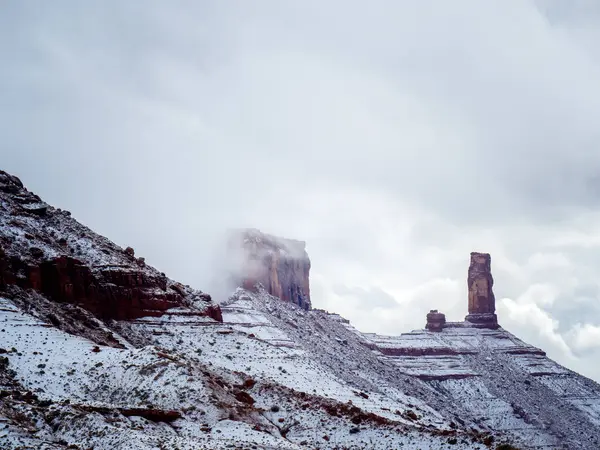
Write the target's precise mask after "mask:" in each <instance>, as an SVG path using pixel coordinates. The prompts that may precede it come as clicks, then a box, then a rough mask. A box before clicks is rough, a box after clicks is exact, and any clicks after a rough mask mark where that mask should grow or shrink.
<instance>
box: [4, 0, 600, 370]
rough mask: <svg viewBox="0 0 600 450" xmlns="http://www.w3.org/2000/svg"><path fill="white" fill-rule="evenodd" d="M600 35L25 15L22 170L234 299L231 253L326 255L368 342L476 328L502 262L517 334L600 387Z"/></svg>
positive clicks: (279, 14) (19, 88) (517, 21)
mask: <svg viewBox="0 0 600 450" xmlns="http://www.w3.org/2000/svg"><path fill="white" fill-rule="evenodd" d="M599 13H600V6H598V5H596V4H595V3H592V2H586V1H573V2H568V3H565V2H557V1H508V2H503V3H502V4H501V5H490V4H485V3H482V2H477V1H474V0H473V1H460V2H453V3H452V4H437V5H436V7H435V8H432V7H431V5H428V4H427V3H426V2H425V3H418V4H417V3H416V2H400V3H399V2H380V3H377V4H376V5H370V6H369V9H368V10H365V6H364V4H363V3H361V2H335V1H332V2H328V3H327V4H325V5H324V4H322V3H317V2H311V1H308V2H303V3H302V4H301V5H300V4H294V5H291V4H285V3H281V2H275V1H273V2H264V3H261V4H260V5H255V4H254V5H252V6H250V5H249V4H245V3H241V2H240V3H238V4H236V7H235V8H234V7H231V6H228V5H225V4H223V3H221V2H182V3H178V4H168V5H167V4H164V3H158V2H147V1H144V2H142V1H138V2H135V1H134V2H127V4H123V3H121V2H113V3H110V2H109V3H106V2H103V3H102V4H85V5H83V4H79V3H76V2H71V1H58V2H53V3H52V5H50V4H48V5H46V4H40V5H36V7H35V8H34V7H32V6H30V5H27V4H25V3H21V2H12V3H10V4H9V5H5V7H4V8H3V13H2V14H1V15H0V42H1V44H0V55H1V56H2V60H3V64H2V66H3V69H2V71H1V75H0V77H1V79H2V83H1V84H0V85H1V87H0V97H1V98H3V101H2V102H0V123H1V124H2V125H1V126H0V129H1V131H2V135H3V146H2V150H0V152H1V153H0V159H1V161H2V166H3V167H2V168H3V169H4V170H6V171H8V172H9V173H13V174H15V175H18V176H19V177H20V178H21V179H23V180H26V183H27V186H28V187H29V188H30V189H31V190H32V191H34V192H38V193H40V194H43V196H44V198H45V199H46V200H47V201H48V202H50V203H52V204H56V205H61V207H63V208H65V209H68V210H70V211H72V213H73V215H74V216H75V217H76V218H77V219H78V220H80V221H82V222H83V223H85V224H86V225H88V226H90V227H91V228H92V229H94V230H96V231H97V232H99V233H100V234H102V235H106V236H109V237H110V238H111V239H113V240H114V241H115V242H117V243H118V244H120V245H122V246H124V247H125V246H132V247H134V248H135V249H136V252H137V253H138V254H141V255H144V256H145V257H146V259H147V260H148V262H149V263H151V264H153V265H155V266H156V267H158V268H159V269H160V270H161V271H164V272H166V273H167V274H169V276H171V277H173V278H175V279H178V280H181V281H183V282H186V283H189V284H190V285H192V286H194V287H197V288H199V289H203V290H206V291H210V289H211V287H214V289H213V291H214V296H215V298H216V299H219V298H224V297H226V295H227V294H226V290H219V289H217V287H216V286H218V285H220V284H219V283H221V281H219V280H222V278H223V276H224V274H226V273H228V272H229V271H230V270H231V266H230V262H225V261H223V260H222V259H220V258H222V255H223V253H222V249H223V248H224V247H223V244H224V243H225V242H226V240H225V236H226V231H227V230H229V229H232V228H247V227H251V228H258V229H260V230H262V231H264V232H267V233H270V234H273V235H277V236H283V237H286V238H293V239H298V240H302V241H305V242H306V250H307V252H308V254H309V255H310V259H311V263H312V266H311V300H312V303H313V306H315V307H317V308H323V309H326V310H329V311H335V312H337V313H339V314H341V315H342V316H344V317H346V318H348V319H349V320H351V322H352V323H353V324H354V325H355V326H356V327H357V328H358V329H360V330H361V331H365V332H378V333H384V334H385V333H387V334H400V333H402V332H407V331H409V330H412V329H417V328H422V327H423V326H424V318H425V316H426V314H427V312H428V311H430V310H431V309H440V310H442V311H443V312H444V313H445V314H446V316H447V318H448V320H462V319H463V318H464V316H465V315H466V314H467V311H466V298H467V285H466V282H465V279H466V276H465V275H466V267H467V265H468V255H469V253H470V252H471V251H482V252H489V253H490V254H491V255H492V260H493V273H494V279H495V284H494V289H495V293H496V309H497V314H498V316H499V318H500V322H501V324H502V326H503V327H504V328H506V329H507V330H509V331H511V332H513V333H514V334H516V335H518V336H519V337H521V338H522V339H524V340H525V341H527V342H529V343H531V344H533V345H535V346H537V347H539V348H543V349H544V350H545V351H546V352H547V353H548V355H549V356H550V357H552V358H553V359H555V360H557V361H559V362H560V363H562V364H564V365H566V366H567V367H569V368H572V369H574V370H576V371H578V372H580V373H582V374H584V375H586V376H589V377H591V378H594V379H595V380H599V379H600V369H599V368H598V365H597V364H596V363H595V361H597V359H598V357H600V339H599V338H600V300H599V295H600V286H599V281H598V277H597V273H598V262H599V256H598V255H600V248H599V245H600V238H599V235H598V229H599V227H598V225H599V224H600V215H599V214H598V198H599V196H598V192H599V190H598V174H597V169H596V168H597V167H598V164H599V162H600V161H599V158H600V153H599V152H598V151H597V142H598V127H597V124H596V120H595V117H598V115H599V113H600V91H599V90H598V88H597V80H598V76H599V75H600V64H599V61H600V44H599V42H600V39H598V30H599V29H600V27H599V26H598V25H599V24H600V23H599V22H600V15H599ZM474 18H477V20H474ZM215 258H217V259H215ZM215 280H217V284H216V285H215V284H214V283H215Z"/></svg>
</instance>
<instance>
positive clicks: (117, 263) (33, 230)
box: [0, 171, 223, 322]
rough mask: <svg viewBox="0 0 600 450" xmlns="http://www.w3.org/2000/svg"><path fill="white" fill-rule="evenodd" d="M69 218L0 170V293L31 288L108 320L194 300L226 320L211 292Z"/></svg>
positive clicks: (148, 313)
mask: <svg viewBox="0 0 600 450" xmlns="http://www.w3.org/2000/svg"><path fill="white" fill-rule="evenodd" d="M70 216H71V215H70V213H68V212H66V211H61V210H59V209H55V208H53V207H51V206H49V205H47V204H45V203H43V202H42V201H41V199H40V198H39V197H38V196H37V195H35V194H33V193H31V192H29V191H28V190H27V189H25V188H24V187H23V184H22V183H21V181H20V180H19V179H18V178H16V177H14V176H12V175H9V174H7V173H6V172H3V171H0V290H6V289H7V287H8V286H12V285H14V286H18V287H20V288H23V289H34V290H36V291H38V292H40V293H42V294H43V295H44V296H45V297H46V298H48V299H51V300H54V301H56V302H60V303H70V304H76V305H79V306H81V307H83V308H85V309H87V310H88V311H90V312H92V313H93V314H94V315H96V316H97V317H99V318H103V319H117V320H130V319H136V318H139V317H143V316H160V315H162V314H164V313H165V312H166V311H167V310H168V309H170V308H174V307H185V306H192V305H194V306H195V307H197V306H201V307H202V308H201V309H200V311H199V310H198V309H196V308H193V311H194V312H195V313H197V314H201V315H206V316H208V317H211V318H213V319H215V320H218V321H221V322H222V321H223V318H222V316H221V310H220V307H219V306H218V305H214V304H211V298H210V296H208V295H207V294H203V293H201V292H199V291H195V290H193V289H191V288H189V287H187V286H183V285H181V284H180V283H175V282H173V281H172V280H170V279H169V278H167V277H166V276H165V274H163V273H160V272H159V271H157V270H156V269H154V268H153V267H150V266H147V265H146V264H145V263H144V262H143V258H142V261H141V262H140V258H138V259H136V258H135V252H134V251H133V249H132V248H131V247H128V248H126V249H125V250H123V249H122V248H120V247H118V246H117V245H115V244H113V243H112V242H110V241H109V240H108V239H106V238H104V237H102V236H98V235H97V234H95V233H94V232H93V231H91V230H90V229H88V228H87V227H85V226H83V225H81V224H80V223H78V222H77V221H76V220H74V219H73V218H71V217H70ZM15 236H17V237H16V238H15ZM73 255H77V257H75V256H73Z"/></svg>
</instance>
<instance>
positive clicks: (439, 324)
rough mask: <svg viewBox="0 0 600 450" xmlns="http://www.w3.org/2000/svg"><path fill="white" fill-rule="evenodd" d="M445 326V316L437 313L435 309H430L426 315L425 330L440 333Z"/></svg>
mask: <svg viewBox="0 0 600 450" xmlns="http://www.w3.org/2000/svg"><path fill="white" fill-rule="evenodd" d="M445 324H446V315H445V314H442V313H440V312H438V310H437V309H432V310H431V311H429V313H428V314H427V325H425V328H427V329H428V330H429V331H442V328H444V325H445Z"/></svg>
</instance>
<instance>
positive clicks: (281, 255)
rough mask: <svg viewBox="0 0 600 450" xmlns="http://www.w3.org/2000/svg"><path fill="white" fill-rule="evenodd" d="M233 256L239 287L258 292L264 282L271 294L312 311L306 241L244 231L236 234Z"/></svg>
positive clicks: (231, 243)
mask: <svg viewBox="0 0 600 450" xmlns="http://www.w3.org/2000/svg"><path fill="white" fill-rule="evenodd" d="M229 253H230V257H231V258H232V260H233V261H234V265H235V268H234V269H233V271H234V275H233V276H234V278H235V282H236V284H238V285H239V286H241V287H244V288H246V289H254V287H255V286H256V285H257V284H258V283H260V284H262V286H263V287H264V288H265V289H266V290H267V292H269V294H271V295H273V296H275V297H279V298H280V299H282V300H285V301H291V302H293V303H295V304H297V305H299V306H300V307H302V308H304V309H309V308H310V306H311V304H310V287H309V271H310V260H309V258H308V254H307V253H306V243H305V242H303V241H296V240H293V239H283V238H279V237H276V236H271V235H268V234H264V233H261V232H260V231H258V230H254V229H248V230H241V231H236V232H234V233H233V234H232V236H231V239H230V241H229Z"/></svg>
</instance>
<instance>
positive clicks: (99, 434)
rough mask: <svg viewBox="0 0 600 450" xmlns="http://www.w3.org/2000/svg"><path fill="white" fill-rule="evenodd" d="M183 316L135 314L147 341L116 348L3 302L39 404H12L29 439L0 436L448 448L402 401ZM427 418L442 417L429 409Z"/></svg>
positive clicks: (4, 338)
mask: <svg viewBox="0 0 600 450" xmlns="http://www.w3.org/2000/svg"><path fill="white" fill-rule="evenodd" d="M181 319H182V318H181V316H177V315H175V316H174V317H164V318H162V319H155V320H153V321H149V320H140V321H139V322H138V323H135V324H133V325H130V326H131V327H132V328H133V329H135V328H139V331H143V332H144V333H146V334H147V336H148V338H149V339H150V340H151V341H153V342H154V344H150V345H146V346H143V347H141V348H134V349H118V348H112V347H105V346H97V345H96V344H95V343H94V342H92V341H89V340H87V339H84V338H81V337H78V336H73V335H69V334H66V333H63V332H62V331H60V330H57V329H55V328H53V327H52V326H49V325H47V324H44V323H42V322H40V321H39V320H36V319H35V318H34V317H32V316H30V315H28V314H25V313H23V312H22V311H19V309H18V308H16V307H15V306H14V305H13V304H12V303H11V302H10V301H9V300H7V299H1V300H0V324H1V326H2V330H3V331H2V334H1V340H0V342H1V345H2V348H3V349H4V350H5V351H6V352H7V353H6V356H5V357H6V358H7V359H8V361H9V367H10V369H11V370H14V380H15V383H18V384H19V385H20V386H21V387H22V389H26V390H27V391H30V392H32V395H34V396H35V398H36V400H35V402H37V403H35V402H34V403H35V405H33V406H32V405H29V404H23V405H20V404H19V406H17V407H15V408H16V409H17V410H18V411H17V412H19V411H20V410H25V409H29V410H30V411H29V414H30V415H32V416H33V417H36V419H37V420H36V421H35V425H34V426H32V427H31V428H30V431H31V433H29V435H27V436H23V433H22V430H18V429H17V428H15V429H13V428H9V429H8V430H7V431H4V432H1V433H2V434H0V437H3V438H4V439H5V440H6V442H8V443H9V444H7V445H10V446H9V447H8V448H17V447H18V446H19V442H21V443H26V442H27V441H28V440H29V441H30V442H37V443H36V444H30V445H31V448H41V447H38V444H40V442H46V444H44V445H49V446H50V447H48V448H63V447H61V446H62V445H64V446H66V445H77V446H82V447H83V448H88V447H90V446H93V447H94V448H97V449H104V448H106V449H108V448H123V449H127V448H131V449H134V448H135V449H144V448H148V449H150V448H156V446H157V445H163V446H166V447H164V448H190V449H191V448H230V447H228V446H231V445H233V446H234V448H243V447H244V446H248V447H251V446H255V448H290V449H296V448H317V447H318V448H336V447H337V446H343V447H345V448H381V449H384V448H396V447H398V446H402V447H403V448H415V449H417V448H444V447H445V446H446V444H447V442H448V439H451V440H452V439H453V438H452V437H450V438H448V437H447V435H444V436H440V435H439V430H438V429H435V428H434V429H430V428H425V427H423V426H420V425H416V424H414V423H412V421H411V420H408V419H405V418H403V416H402V415H401V413H402V412H405V411H406V410H405V409H403V408H406V407H407V403H406V402H408V401H409V400H410V397H408V396H405V395H402V394H400V393H398V394H397V398H393V397H392V396H390V395H389V394H388V395H387V396H384V395H380V394H372V395H368V398H364V397H362V396H360V395H357V394H360V391H358V390H357V389H355V388H352V387H351V386H350V385H349V384H348V383H346V382H344V381H342V380H340V379H338V378H337V377H336V376H334V375H332V374H331V373H329V372H328V371H327V370H326V368H324V367H322V366H321V365H320V364H318V363H317V362H315V361H312V360H311V358H310V357H309V356H308V355H307V354H306V351H305V350H301V349H299V348H290V347H286V346H283V347H279V346H278V345H276V344H273V343H270V342H268V339H267V340H263V339H262V338H260V337H254V338H252V337H248V336H247V335H245V336H244V335H242V333H241V332H239V331H235V330H234V329H233V328H234V326H230V325H228V324H218V323H216V322H212V323H210V322H207V321H206V320H205V318H202V320H201V321H200V322H198V323H191V322H190V321H184V320H181ZM242 338H243V339H242ZM122 339H123V338H122ZM217 350H219V351H217ZM241 372H244V373H241ZM364 395H365V396H367V395H366V394H364ZM13 397H14V393H13ZM412 401H414V402H415V403H416V404H417V405H418V404H420V403H421V402H419V401H418V400H417V399H413V400H412ZM13 403H14V402H13ZM36 405H37V406H36ZM40 405H42V406H40ZM3 406H4V408H3V409H2V410H1V412H4V413H6V412H7V411H8V410H9V408H8V406H7V405H3ZM398 408H402V411H398V413H396V412H395V411H396V410H397V409H398ZM31 410H34V411H33V412H32V411H31ZM423 410H425V409H423ZM137 411H139V412H137ZM173 412H177V418H175V419H174V420H171V419H168V423H166V422H164V420H167V419H161V418H160V417H161V414H162V415H163V416H165V417H167V418H168V415H169V414H172V413H173ZM370 412H374V413H375V414H369V413H370ZM136 414H140V416H138V415H136ZM153 414H154V416H156V417H158V418H159V419H155V418H154V417H153V416H152V415H153ZM0 415H1V413H0ZM6 416H8V417H4V420H5V421H7V420H9V417H10V416H12V417H14V416H15V414H14V411H13V412H12V413H8V414H6ZM141 416H146V418H144V417H141ZM153 418H154V419H155V420H153ZM386 418H387V420H386ZM431 420H433V421H435V422H436V423H438V424H442V421H441V420H440V419H439V418H438V417H436V414H435V413H434V412H433V411H432V412H431ZM286 428H288V429H287V430H286ZM451 435H453V434H451ZM284 436H285V437H284ZM457 436H458V437H460V436H461V434H460V433H458V434H457ZM467 437H468V442H471V440H472V438H473V436H471V435H468V436H467V435H466V434H465V435H464V437H463V438H464V439H465V442H467ZM36 439H38V441H36ZM451 442H453V441H451ZM61 443H62V444H61ZM465 445H466V444H465ZM53 446H54V447H53ZM65 448H66V447H65ZM458 448H460V447H458ZM464 448H478V447H477V445H475V446H473V445H471V444H469V446H468V447H464Z"/></svg>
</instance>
